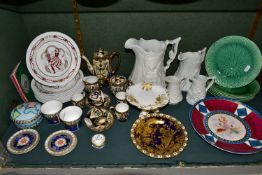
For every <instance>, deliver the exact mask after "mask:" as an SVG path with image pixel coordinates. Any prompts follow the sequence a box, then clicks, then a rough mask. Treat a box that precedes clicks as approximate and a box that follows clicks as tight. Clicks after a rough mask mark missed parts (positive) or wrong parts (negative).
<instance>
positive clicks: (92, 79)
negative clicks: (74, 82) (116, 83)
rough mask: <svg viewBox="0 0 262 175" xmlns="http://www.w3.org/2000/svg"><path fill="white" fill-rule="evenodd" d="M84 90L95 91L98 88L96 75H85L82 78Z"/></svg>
mask: <svg viewBox="0 0 262 175" xmlns="http://www.w3.org/2000/svg"><path fill="white" fill-rule="evenodd" d="M83 82H84V84H85V90H86V91H88V92H93V91H97V90H99V89H100V84H99V78H98V77H97V76H93V75H92V76H86V77H84V78H83Z"/></svg>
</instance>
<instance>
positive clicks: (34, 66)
mask: <svg viewBox="0 0 262 175" xmlns="http://www.w3.org/2000/svg"><path fill="white" fill-rule="evenodd" d="M80 63H81V57H80V51H79V48H78V46H77V45H76V43H75V42H74V41H73V40H72V39H71V38H70V37H69V36H67V35H65V34H63V33H60V32H46V33H43V34H41V35H39V36H37V37H36V38H35V39H34V40H33V41H32V42H31V43H30V45H29V47H28V49H27V52H26V64H27V68H28V70H29V72H30V74H31V75H32V76H33V78H34V79H35V80H36V81H38V82H39V83H41V84H43V85H46V86H63V85H65V84H67V83H68V82H69V81H70V80H72V79H73V78H74V77H75V75H76V74H77V73H78V70H79V68H80Z"/></svg>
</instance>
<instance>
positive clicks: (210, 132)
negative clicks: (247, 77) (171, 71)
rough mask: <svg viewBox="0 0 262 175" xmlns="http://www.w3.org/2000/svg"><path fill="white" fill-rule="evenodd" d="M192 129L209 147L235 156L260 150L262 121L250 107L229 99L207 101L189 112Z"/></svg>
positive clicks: (197, 104)
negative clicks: (211, 146)
mask: <svg viewBox="0 0 262 175" xmlns="http://www.w3.org/2000/svg"><path fill="white" fill-rule="evenodd" d="M190 120H191V124H192V126H193V128H194V129H195V131H196V132H197V133H198V134H199V136H200V137H202V138H203V139H204V140H205V141H207V142H208V143H209V144H211V145H213V146H215V147H216V148H219V149H221V150H224V151H227V152H230V153H235V154H253V153H256V152H259V151H261V150H262V118H261V114H259V113H258V112H257V111H255V110H254V109H252V108H250V107H249V106H247V105H245V104H243V103H240V102H238V101H234V100H232V99H228V98H219V97H214V98H207V99H203V100H201V101H199V102H197V103H196V104H195V105H194V107H193V108H192V110H191V113H190Z"/></svg>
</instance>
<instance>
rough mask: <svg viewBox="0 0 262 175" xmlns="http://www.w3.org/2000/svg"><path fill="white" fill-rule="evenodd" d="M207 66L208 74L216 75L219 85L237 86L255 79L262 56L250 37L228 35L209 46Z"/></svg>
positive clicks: (259, 68) (261, 62)
mask: <svg viewBox="0 0 262 175" xmlns="http://www.w3.org/2000/svg"><path fill="white" fill-rule="evenodd" d="M205 66H206V71H207V73H208V75H209V76H215V77H216V81H215V82H216V83H217V84H218V85H220V86H222V87H227V88H237V87H242V86H245V85H247V84H249V83H251V82H252V81H254V80H255V78H256V77H257V76H258V74H259V72H260V70H261V67H262V56H261V52H260V50H259V48H258V47H257V45H256V44H255V43H254V42H253V41H251V40H249V39H248V38H245V37H242V36H227V37H224V38H221V39H219V40H218V41H216V42H215V43H214V44H213V45H212V46H211V47H210V48H209V50H208V52H207V55H206V60H205Z"/></svg>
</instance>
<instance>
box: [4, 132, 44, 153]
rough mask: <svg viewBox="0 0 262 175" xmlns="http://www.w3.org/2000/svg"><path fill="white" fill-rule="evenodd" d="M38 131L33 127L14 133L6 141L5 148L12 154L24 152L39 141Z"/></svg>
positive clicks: (31, 148)
mask: <svg viewBox="0 0 262 175" xmlns="http://www.w3.org/2000/svg"><path fill="white" fill-rule="evenodd" d="M39 140H40V137H39V133H38V132H37V131H36V130H34V129H23V130H20V131H18V132H16V133H14V134H13V135H12V136H11V137H10V138H9V139H8V141H7V149H8V151H9V152H10V153H12V154H25V153H28V152H29V151H31V150H33V149H34V148H35V147H36V146H37V144H38V143H39Z"/></svg>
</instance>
